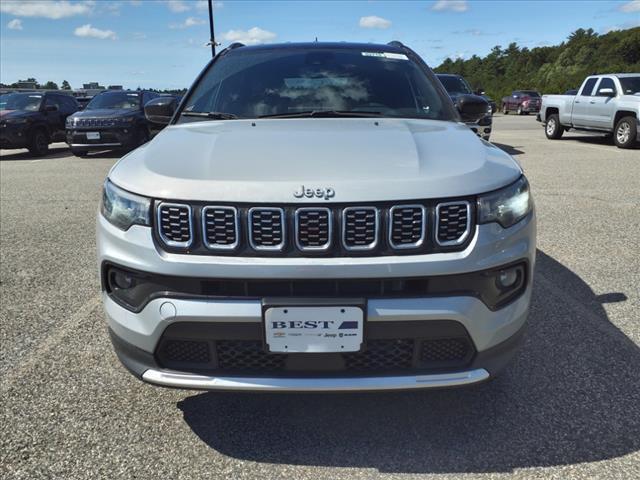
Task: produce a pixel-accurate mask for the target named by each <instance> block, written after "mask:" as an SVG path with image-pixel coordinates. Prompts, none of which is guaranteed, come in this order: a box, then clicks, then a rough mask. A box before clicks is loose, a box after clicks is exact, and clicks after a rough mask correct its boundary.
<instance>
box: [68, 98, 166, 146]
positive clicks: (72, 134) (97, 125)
mask: <svg viewBox="0 0 640 480" xmlns="http://www.w3.org/2000/svg"><path fill="white" fill-rule="evenodd" d="M156 97H158V94H157V93H155V92H150V91H146V90H143V91H129V90H108V91H105V92H103V93H99V94H98V95H96V96H95V97H93V98H92V99H91V101H90V102H89V103H88V104H87V106H86V107H85V108H84V110H82V111H79V112H77V113H76V114H74V115H72V116H70V117H69V118H68V119H67V143H68V144H69V146H70V147H71V152H73V154H74V155H77V156H85V155H87V153H88V152H89V151H90V150H117V149H122V150H132V149H134V148H136V147H138V146H140V145H142V144H144V143H146V142H147V141H148V140H149V138H151V135H152V133H153V132H154V131H156V130H157V126H154V125H153V124H151V123H150V122H149V121H148V120H147V119H146V117H145V115H144V109H143V107H144V104H145V103H147V102H148V101H149V100H152V99H154V98H156Z"/></svg>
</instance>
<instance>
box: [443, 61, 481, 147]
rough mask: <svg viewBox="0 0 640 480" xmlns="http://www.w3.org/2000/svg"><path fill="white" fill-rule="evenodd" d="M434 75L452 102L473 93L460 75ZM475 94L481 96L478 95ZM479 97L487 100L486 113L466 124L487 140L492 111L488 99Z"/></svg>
mask: <svg viewBox="0 0 640 480" xmlns="http://www.w3.org/2000/svg"><path fill="white" fill-rule="evenodd" d="M436 76H437V77H438V80H440V82H441V83H442V85H443V86H444V88H445V90H446V91H447V93H448V94H449V96H450V97H451V100H453V102H454V103H456V102H458V100H459V99H460V98H462V97H463V96H468V95H475V94H474V93H473V91H472V90H471V87H470V86H469V84H468V83H467V81H466V80H465V79H464V77H462V76H461V75H453V74H449V73H446V74H445V73H438V74H436ZM477 96H478V97H481V96H480V95H477ZM481 98H482V99H483V100H484V101H485V102H487V109H486V114H485V115H483V116H482V118H480V119H479V120H477V121H474V122H468V123H467V126H468V127H469V128H470V129H471V130H472V131H473V132H474V133H476V134H477V135H478V136H479V137H481V138H483V139H484V140H489V138H490V137H491V125H492V124H493V119H492V115H493V111H492V108H491V104H490V103H489V101H488V100H487V99H485V98H483V97H481Z"/></svg>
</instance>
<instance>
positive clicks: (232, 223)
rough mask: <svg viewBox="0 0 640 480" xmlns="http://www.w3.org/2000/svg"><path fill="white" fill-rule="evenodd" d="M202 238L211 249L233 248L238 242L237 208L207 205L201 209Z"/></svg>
mask: <svg viewBox="0 0 640 480" xmlns="http://www.w3.org/2000/svg"><path fill="white" fill-rule="evenodd" d="M202 238H203V240H204V244H205V246H206V247H207V248H209V249H211V250H233V249H234V248H236V247H237V246H238V244H239V243H240V225H239V221H238V209H237V208H235V207H224V206H218V205H209V206H206V207H204V208H203V209H202Z"/></svg>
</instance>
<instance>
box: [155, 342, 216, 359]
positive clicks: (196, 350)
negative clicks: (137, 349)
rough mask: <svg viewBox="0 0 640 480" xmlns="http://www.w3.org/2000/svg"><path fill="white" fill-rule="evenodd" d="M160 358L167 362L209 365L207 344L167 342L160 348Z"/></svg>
mask: <svg viewBox="0 0 640 480" xmlns="http://www.w3.org/2000/svg"><path fill="white" fill-rule="evenodd" d="M159 354H160V356H161V357H162V358H163V359H164V360H165V361H167V362H178V363H209V360H210V357H209V344H208V343H207V342H198V341H192V340H167V341H165V342H164V343H163V344H162V346H161V347H160V352H159Z"/></svg>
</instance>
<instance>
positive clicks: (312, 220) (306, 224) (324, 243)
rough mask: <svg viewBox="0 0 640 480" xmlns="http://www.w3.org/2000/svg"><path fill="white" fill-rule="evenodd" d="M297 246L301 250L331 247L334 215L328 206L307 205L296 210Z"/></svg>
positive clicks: (317, 249) (320, 249) (318, 249)
mask: <svg viewBox="0 0 640 480" xmlns="http://www.w3.org/2000/svg"><path fill="white" fill-rule="evenodd" d="M294 230H295V240H296V247H297V248H298V249H299V250H301V251H325V250H328V249H329V248H330V247H331V240H332V237H333V215H332V213H331V210H330V209H328V208H320V207H317V208H314V207H305V208H299V209H297V210H296V212H295V228H294Z"/></svg>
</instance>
